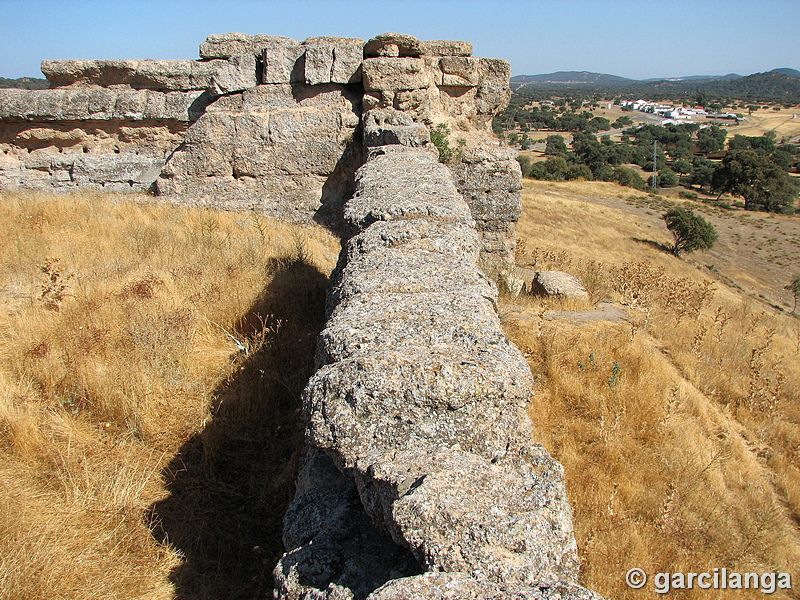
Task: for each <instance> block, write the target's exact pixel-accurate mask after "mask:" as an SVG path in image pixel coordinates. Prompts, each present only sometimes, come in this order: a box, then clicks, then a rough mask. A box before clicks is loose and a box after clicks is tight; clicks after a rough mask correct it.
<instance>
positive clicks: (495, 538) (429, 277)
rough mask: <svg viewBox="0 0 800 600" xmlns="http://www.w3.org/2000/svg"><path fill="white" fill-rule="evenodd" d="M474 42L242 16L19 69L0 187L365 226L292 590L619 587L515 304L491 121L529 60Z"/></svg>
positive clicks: (368, 593) (446, 595) (322, 402)
mask: <svg viewBox="0 0 800 600" xmlns="http://www.w3.org/2000/svg"><path fill="white" fill-rule="evenodd" d="M471 52H472V46H471V44H469V43H468V42H453V41H433V42H423V41H420V40H418V39H416V38H414V37H412V36H408V35H401V34H383V35H380V36H377V37H375V38H373V39H371V40H369V41H367V42H364V41H363V40H358V39H352V38H334V37H319V38H310V39H308V40H305V41H303V42H297V41H295V40H290V39H288V38H281V37H275V36H264V35H256V36H250V35H243V34H223V35H215V36H211V37H209V38H208V39H207V40H206V41H205V42H203V44H202V45H201V46H200V56H201V60H199V61H152V60H129V61H125V60H113V61H81V60H70V61H45V62H44V63H43V65H42V70H43V72H44V73H45V75H46V76H47V78H48V79H49V80H50V82H51V86H53V87H52V89H49V90H39V91H28V90H0V189H20V188H21V189H46V190H67V191H69V190H80V189H107V190H112V191H145V190H149V191H153V192H155V193H156V194H157V195H159V196H161V197H163V198H164V199H165V200H168V201H172V202H178V203H188V204H196V205H203V206H210V207H217V208H227V209H257V210H260V211H262V212H264V213H267V214H270V215H273V216H277V217H280V218H285V219H291V220H293V221H300V222H302V221H310V220H312V219H313V220H318V221H323V222H325V223H327V224H329V225H332V226H336V227H337V228H338V230H339V231H340V232H341V233H342V235H343V239H346V240H347V241H346V243H345V247H344V249H343V252H342V256H341V260H340V263H339V265H338V266H337V269H336V271H335V273H334V277H333V285H332V288H331V290H330V297H329V313H330V314H329V320H328V322H327V326H326V328H325V330H324V331H323V332H322V334H321V336H320V339H319V342H318V348H317V358H316V360H317V371H316V373H315V374H314V375H313V376H312V378H311V380H310V381H309V382H308V385H307V387H306V389H305V392H304V396H303V403H304V404H303V405H304V414H305V419H306V423H307V442H308V448H307V453H306V455H305V458H304V462H303V465H302V467H301V470H300V474H299V476H298V480H297V493H296V497H295V499H294V501H293V503H292V505H291V506H290V508H289V510H288V512H287V514H286V516H285V521H284V522H285V529H284V544H285V547H286V550H287V551H286V554H285V555H284V556H283V557H282V558H281V560H280V561H279V563H278V565H277V567H276V569H275V582H276V594H277V597H278V598H282V599H285V600H295V599H297V600H299V599H301V598H302V599H323V598H325V599H329V600H340V599H363V598H369V599H371V600H389V599H392V600H394V599H398V600H399V599H401V598H402V599H423V598H424V599H453V600H456V599H466V598H483V599H487V600H488V599H489V598H492V599H496V600H499V599H504V598H507V599H511V598H514V599H528V600H545V599H552V600H555V599H556V598H560V599H562V600H590V599H591V600H597V599H598V598H599V596H597V595H596V594H595V593H594V592H591V591H589V590H586V589H584V588H582V587H581V586H580V585H578V584H577V583H576V577H577V574H578V567H579V564H578V557H577V553H576V546H575V540H574V536H573V532H572V522H571V513H570V508H569V505H568V502H567V497H566V492H565V488H564V477H563V472H562V468H561V466H560V465H559V464H558V463H557V462H556V461H555V460H553V459H552V458H551V457H550V456H549V455H548V454H547V452H546V451H545V450H544V448H543V447H541V446H540V445H538V444H536V443H535V442H534V441H533V440H534V436H533V431H532V427H531V423H530V421H529V419H528V417H527V415H526V412H525V408H526V405H527V403H528V401H529V399H530V395H531V389H532V388H531V384H532V379H531V373H530V370H529V368H528V365H527V363H526V362H525V360H524V358H523V357H522V355H521V353H520V352H519V350H518V349H517V348H516V347H515V346H514V345H513V344H512V343H511V342H509V341H508V340H507V339H506V338H505V337H504V335H503V334H502V331H501V328H500V321H499V318H498V314H497V306H496V301H497V287H496V285H495V283H494V281H493V278H496V277H498V276H500V277H502V276H503V275H504V274H508V273H510V272H511V268H512V267H513V257H514V240H515V234H514V229H515V225H516V222H517V220H518V218H519V214H520V190H521V176H520V170H519V166H518V164H517V162H516V160H515V156H514V153H513V152H512V151H510V150H508V149H506V148H504V147H502V146H501V145H500V144H499V143H498V142H497V141H496V140H495V139H494V138H493V136H492V135H491V130H490V125H491V120H492V118H493V116H494V115H495V114H497V113H498V112H499V111H500V110H502V109H503V108H504V107H505V106H506V104H507V103H508V99H509V96H510V91H509V77H510V74H511V70H510V66H509V64H508V63H507V62H506V61H503V60H498V59H485V58H476V57H472V56H471ZM442 123H443V124H445V125H447V126H448V127H449V130H450V131H451V132H452V136H451V138H450V140H449V142H450V147H451V150H452V151H453V154H454V156H455V159H454V160H453V161H452V162H451V163H450V164H448V165H444V164H442V163H440V162H439V160H438V157H439V154H438V151H437V149H436V148H435V147H434V146H433V144H432V143H431V137H430V131H431V130H432V129H434V128H438V126H439V125H440V124H442ZM448 167H449V168H448Z"/></svg>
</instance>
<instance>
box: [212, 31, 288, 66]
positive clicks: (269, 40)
mask: <svg viewBox="0 0 800 600" xmlns="http://www.w3.org/2000/svg"><path fill="white" fill-rule="evenodd" d="M275 43H284V44H297V42H296V41H295V40H293V39H291V38H287V37H283V36H280V35H263V34H258V35H248V34H246V33H219V34H214V35H210V36H208V37H207V38H206V41H204V42H203V43H202V44H200V58H205V59H212V58H223V59H226V60H227V59H229V58H231V57H233V56H238V55H240V54H252V55H254V56H261V53H262V52H263V51H264V48H266V47H267V46H268V45H270V44H275Z"/></svg>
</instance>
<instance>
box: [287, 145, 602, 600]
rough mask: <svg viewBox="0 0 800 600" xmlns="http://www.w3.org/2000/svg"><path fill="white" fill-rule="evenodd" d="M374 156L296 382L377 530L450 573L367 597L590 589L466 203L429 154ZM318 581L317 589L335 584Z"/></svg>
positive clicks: (350, 207) (319, 438) (379, 152)
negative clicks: (310, 353)
mask: <svg viewBox="0 0 800 600" xmlns="http://www.w3.org/2000/svg"><path fill="white" fill-rule="evenodd" d="M368 157H369V158H368V162H367V163H366V165H365V166H363V167H362V168H361V169H360V170H359V172H358V174H357V176H356V186H357V187H356V193H355V194H354V196H353V198H352V199H351V200H350V201H348V203H347V205H346V207H345V213H346V215H347V217H348V218H349V220H350V223H351V225H352V226H353V229H354V230H355V231H356V235H354V236H353V237H352V238H351V239H350V241H349V242H348V244H347V247H346V251H345V253H344V255H343V260H342V261H341V264H340V266H339V267H337V272H336V274H335V277H334V282H333V288H332V290H331V293H330V303H331V310H330V317H329V320H328V324H327V326H326V328H325V330H324V331H323V332H322V334H321V336H320V342H319V346H318V352H317V357H316V360H317V365H318V367H319V368H318V370H317V372H316V373H315V374H314V375H313V376H312V378H311V380H310V381H309V383H308V385H307V386H306V389H305V391H304V392H303V407H304V408H303V410H304V415H305V421H306V423H307V435H308V440H309V442H310V444H311V445H312V447H313V448H315V450H314V451H319V450H323V451H324V452H325V453H327V454H328V455H330V456H331V458H332V459H333V462H334V464H336V466H337V467H338V468H339V470H340V472H341V473H342V474H343V475H345V476H347V477H352V478H353V480H354V481H355V484H356V487H357V490H358V496H359V500H360V503H361V505H362V507H363V509H364V510H365V511H366V513H367V514H368V515H369V516H370V517H371V519H372V522H373V523H374V524H375V526H376V527H377V529H378V530H379V531H382V532H387V533H388V534H390V535H391V537H392V539H393V540H394V542H395V543H396V544H397V545H398V546H399V547H403V548H407V549H409V550H410V551H411V553H412V555H413V556H414V557H415V559H416V561H417V563H418V564H420V565H421V566H422V567H424V568H425V569H426V570H428V571H430V572H437V571H444V572H447V573H452V574H455V575H453V576H452V578H451V577H449V576H448V577H447V578H446V579H445V580H442V579H434V580H431V579H427V580H425V579H424V578H425V576H418V577H411V578H407V577H406V578H400V579H397V580H394V581H390V582H388V583H387V584H386V585H385V586H384V587H382V588H380V589H378V590H376V591H375V592H373V593H372V595H371V596H370V597H374V598H381V597H387V598H392V597H410V596H408V595H404V594H407V593H417V594H429V593H430V592H429V591H428V592H422V584H421V582H422V581H423V580H425V581H428V582H429V583H431V585H433V586H437V585H438V586H440V587H439V588H438V590H437V591H436V594H447V593H451V592H452V593H461V594H466V595H464V596H453V597H459V598H461V597H471V595H470V594H471V593H482V591H485V590H493V591H500V592H502V593H505V590H504V589H503V588H499V587H498V586H499V585H500V584H502V585H503V586H509V585H516V586H522V585H527V586H535V587H530V588H525V589H523V588H521V587H518V588H515V589H516V590H517V591H515V592H513V593H515V594H517V596H513V595H511V596H508V597H526V596H525V595H524V594H527V595H529V597H531V598H549V597H552V598H556V597H558V594H559V593H560V591H559V590H561V591H564V592H565V597H573V598H575V599H578V598H591V597H592V596H591V595H584V596H581V593H582V592H581V589H580V588H579V587H578V586H574V585H573V584H571V583H568V581H569V580H573V579H574V578H575V577H576V576H577V567H578V563H577V555H576V548H575V541H574V536H573V533H572V524H571V513H570V510H569V506H568V504H567V500H566V493H565V491H564V482H563V472H562V469H561V467H560V465H559V464H558V463H557V462H555V461H554V460H553V459H552V458H550V456H549V455H548V454H547V452H546V451H545V450H544V449H543V448H541V447H540V446H538V445H535V444H532V443H531V442H530V439H531V435H532V434H531V427H530V423H529V421H528V420H527V418H526V417H525V407H526V405H527V402H528V399H529V397H530V393H531V375H530V369H529V367H528V365H527V363H526V362H525V360H524V358H523V357H522V355H521V353H520V352H519V350H518V349H517V348H516V347H515V346H513V344H511V343H510V342H508V340H507V339H506V338H505V337H504V336H503V334H502V332H501V330H500V323H499V319H498V317H497V312H496V306H495V300H496V297H497V290H496V288H495V287H494V285H493V284H492V283H491V282H490V281H489V280H487V279H486V278H485V276H484V275H483V274H482V273H480V271H479V270H478V268H477V264H476V260H477V257H478V252H477V246H478V239H477V234H476V233H475V231H474V230H473V229H472V227H473V223H474V222H473V221H472V219H471V218H470V217H469V209H468V207H467V206H466V204H465V203H464V201H463V199H462V198H461V197H460V195H459V193H458V190H456V188H455V186H454V185H453V183H452V181H451V180H450V179H449V173H448V171H447V170H446V168H444V167H443V166H442V165H440V164H438V163H437V162H436V159H435V157H434V156H433V155H432V154H430V153H428V152H427V151H425V150H419V149H414V148H407V147H403V146H394V147H382V148H380V149H372V150H371V151H370V153H369V155H368ZM401 190H402V192H401ZM432 199H433V200H432ZM395 202H402V203H404V205H403V208H402V209H401V210H397V208H396V207H394V206H393V203H395ZM445 207H447V210H448V212H447V213H446V214H436V213H437V212H438V211H439V210H443V209H444V208H445ZM295 502H296V503H298V502H300V503H302V502H303V500H302V496H300V499H299V500H296V501H295ZM287 518H288V517H287ZM299 518H301V517H300V516H293V517H291V519H295V520H296V519H299ZM303 518H305V519H306V520H308V521H309V522H311V523H314V522H316V521H317V520H318V519H317V518H316V517H314V516H313V515H312V516H310V517H303ZM291 519H290V520H291ZM287 527H291V526H290V525H287ZM287 546H289V547H291V544H287ZM292 552H293V551H290V553H289V554H288V555H287V556H291V555H292ZM285 558H286V557H285ZM303 560H308V559H303V558H302V557H301V558H299V559H298V562H297V563H296V564H298V565H299V564H300V562H302V561H303ZM318 562H319V561H313V560H312V561H311V564H312V565H315V564H318ZM298 568H299V567H298ZM466 573H469V577H467V576H466V575H464V574H466ZM431 577H433V576H431ZM322 583H323V584H324V583H325V581H323V582H322ZM406 584H407V586H406ZM326 585H327V584H326ZM316 588H317V590H318V591H309V596H308V597H331V598H332V597H336V596H334V595H333V592H332V591H331V589H330V587H325V588H323V586H322V585H321V584H320V585H317V586H316ZM506 589H507V588H506ZM551 589H552V590H554V591H553V594H550V592H549V591H547V590H551ZM454 590H457V591H454ZM520 590H522V591H520ZM567 590H569V594H570V595H566V591H567ZM573 592H574V593H573ZM337 593H338V591H337ZM281 594H283V592H281V593H279V597H285V598H299V597H301V595H300V594H299V593H294V592H291V591H287V592H286V593H285V595H281ZM520 594H523V595H520ZM537 594H538V595H537ZM451 595H452V594H451ZM342 597H345V596H342ZM420 597H432V598H438V597H440V596H438V595H433V596H427V595H422V596H420ZM442 597H447V596H446V595H445V596H442ZM499 597H505V596H499Z"/></svg>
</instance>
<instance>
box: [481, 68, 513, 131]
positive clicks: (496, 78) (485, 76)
mask: <svg viewBox="0 0 800 600" xmlns="http://www.w3.org/2000/svg"><path fill="white" fill-rule="evenodd" d="M481 71H482V78H481V84H480V85H479V86H478V90H477V93H476V95H475V106H476V108H477V111H478V114H481V115H484V116H485V117H488V121H491V119H492V118H493V117H494V115H496V114H497V113H498V112H500V111H502V110H503V109H505V107H506V106H508V102H509V101H510V100H511V83H510V81H511V64H509V62H508V61H506V60H503V59H500V58H482V59H481ZM490 115H491V116H490Z"/></svg>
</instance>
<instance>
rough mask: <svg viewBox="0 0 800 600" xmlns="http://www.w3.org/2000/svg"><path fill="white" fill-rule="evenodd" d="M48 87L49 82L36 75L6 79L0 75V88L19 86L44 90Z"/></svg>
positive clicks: (24, 88)
mask: <svg viewBox="0 0 800 600" xmlns="http://www.w3.org/2000/svg"><path fill="white" fill-rule="evenodd" d="M49 87H50V82H49V81H47V79H38V78H36V77H20V78H19V79H6V78H5V77H0V89H2V88H19V89H23V90H46V89H47V88H49Z"/></svg>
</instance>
